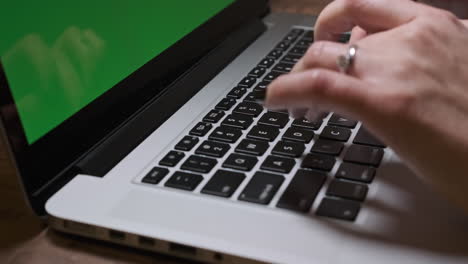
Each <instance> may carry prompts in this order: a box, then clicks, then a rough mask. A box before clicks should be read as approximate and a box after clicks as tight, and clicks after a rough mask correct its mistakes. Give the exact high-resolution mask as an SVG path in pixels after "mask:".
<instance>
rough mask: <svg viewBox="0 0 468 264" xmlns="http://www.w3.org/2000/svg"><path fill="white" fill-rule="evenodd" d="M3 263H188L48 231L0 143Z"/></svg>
mask: <svg viewBox="0 0 468 264" xmlns="http://www.w3.org/2000/svg"><path fill="white" fill-rule="evenodd" d="M330 1H331V0H271V4H272V8H273V11H276V12H289V13H306V14H318V13H319V12H320V10H321V9H322V8H323V7H324V6H325V5H326V4H327V3H329V2H330ZM0 263H5V264H25V263H39V264H40V263H57V264H62V263H89V264H93V263H122V264H123V263H155V264H159V263H187V261H186V260H181V259H176V258H171V257H167V256H163V255H157V254H152V253H147V252H143V251H137V250H132V249H129V248H124V247H118V246H115V245H110V244H106V243H102V242H97V241H93V240H89V239H82V238H78V237H72V236H68V235H63V234H59V233H57V232H54V231H51V230H49V229H48V228H47V227H46V226H45V225H44V224H43V223H42V222H41V221H40V220H39V219H38V218H37V217H36V216H34V215H33V214H32V213H31V211H30V210H29V208H28V206H27V205H26V203H25V201H24V198H23V194H22V193H21V189H20V188H19V184H18V183H17V178H16V177H15V173H14V169H13V168H12V166H11V164H10V162H9V160H8V157H7V154H6V152H5V150H4V147H3V145H2V143H1V142H0Z"/></svg>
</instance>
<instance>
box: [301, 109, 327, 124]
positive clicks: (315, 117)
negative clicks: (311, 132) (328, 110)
mask: <svg viewBox="0 0 468 264" xmlns="http://www.w3.org/2000/svg"><path fill="white" fill-rule="evenodd" d="M305 118H306V119H307V120H308V121H310V122H317V121H319V120H320V119H323V112H322V111H320V110H319V109H318V108H311V109H309V110H308V111H307V113H306V115H305Z"/></svg>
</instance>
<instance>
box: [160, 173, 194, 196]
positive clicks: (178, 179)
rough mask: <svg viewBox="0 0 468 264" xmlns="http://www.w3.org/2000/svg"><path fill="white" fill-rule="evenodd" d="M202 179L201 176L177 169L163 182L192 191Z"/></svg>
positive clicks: (168, 185) (169, 185)
mask: <svg viewBox="0 0 468 264" xmlns="http://www.w3.org/2000/svg"><path fill="white" fill-rule="evenodd" d="M202 180H203V176H201V175H197V174H191V173H186V172H181V171H178V172H176V173H174V175H172V177H171V178H170V179H169V180H168V181H167V182H166V183H165V184H164V185H165V186H167V187H171V188H177V189H181V190H186V191H193V190H195V188H197V186H198V184H200V182H201V181H202Z"/></svg>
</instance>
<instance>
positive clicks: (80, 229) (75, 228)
mask: <svg viewBox="0 0 468 264" xmlns="http://www.w3.org/2000/svg"><path fill="white" fill-rule="evenodd" d="M63 227H64V228H65V229H68V230H69V231H70V232H73V233H78V234H86V235H91V236H93V235H94V234H95V233H96V228H95V227H94V226H91V225H87V224H82V223H77V222H73V221H63Z"/></svg>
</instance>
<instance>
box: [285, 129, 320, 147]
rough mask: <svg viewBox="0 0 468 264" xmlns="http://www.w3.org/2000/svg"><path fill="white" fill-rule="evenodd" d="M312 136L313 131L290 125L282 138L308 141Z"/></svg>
mask: <svg viewBox="0 0 468 264" xmlns="http://www.w3.org/2000/svg"><path fill="white" fill-rule="evenodd" d="M313 137H314V132H312V131H309V130H304V129H301V128H297V127H290V128H289V129H288V130H286V133H284V135H283V139H286V140H292V141H298V142H302V143H306V144H307V143H309V142H310V141H311V140H312V138H313Z"/></svg>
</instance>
